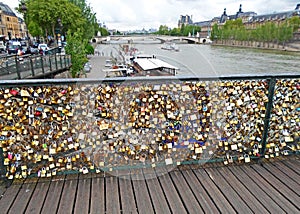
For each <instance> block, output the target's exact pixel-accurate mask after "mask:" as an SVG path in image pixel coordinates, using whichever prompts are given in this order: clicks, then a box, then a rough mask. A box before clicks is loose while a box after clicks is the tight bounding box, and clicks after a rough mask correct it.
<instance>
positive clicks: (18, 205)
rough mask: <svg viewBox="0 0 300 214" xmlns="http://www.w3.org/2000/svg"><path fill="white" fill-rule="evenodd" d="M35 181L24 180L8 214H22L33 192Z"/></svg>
mask: <svg viewBox="0 0 300 214" xmlns="http://www.w3.org/2000/svg"><path fill="white" fill-rule="evenodd" d="M36 184H37V179H26V180H25V181H24V183H23V185H22V188H21V189H20V191H19V193H18V196H17V197H16V199H15V201H14V203H13V204H12V206H11V209H10V210H9V212H8V213H24V212H25V210H26V207H27V204H28V203H29V201H30V199H31V196H32V194H33V192H34V190H35V187H36Z"/></svg>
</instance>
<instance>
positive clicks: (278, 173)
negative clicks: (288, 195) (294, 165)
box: [263, 163, 300, 196]
mask: <svg viewBox="0 0 300 214" xmlns="http://www.w3.org/2000/svg"><path fill="white" fill-rule="evenodd" d="M263 167H264V168H265V169H267V170H268V171H269V172H270V173H271V174H272V176H274V177H276V178H277V179H278V180H280V181H281V182H282V184H283V185H285V186H286V187H287V188H289V189H290V190H291V191H293V192H294V193H295V194H297V195H298V196H299V195H300V192H299V190H300V184H299V183H297V181H295V180H298V181H299V180H300V175H297V174H296V173H295V175H294V176H295V177H292V176H291V174H292V173H293V170H291V169H282V168H278V167H276V166H275V165H274V164H272V163H270V164H264V165H263ZM283 170H284V171H283ZM294 179H295V180H294Z"/></svg>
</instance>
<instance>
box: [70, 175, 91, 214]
mask: <svg viewBox="0 0 300 214" xmlns="http://www.w3.org/2000/svg"><path fill="white" fill-rule="evenodd" d="M90 190H91V174H90V173H89V174H86V175H83V174H80V175H79V180H78V188H77V194H76V203H75V207H74V213H80V214H81V213H89V208H90V192H91V191H90Z"/></svg>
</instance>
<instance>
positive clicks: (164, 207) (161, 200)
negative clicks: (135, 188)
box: [144, 168, 171, 214]
mask: <svg viewBox="0 0 300 214" xmlns="http://www.w3.org/2000/svg"><path fill="white" fill-rule="evenodd" d="M145 173H146V175H145ZM144 177H145V179H146V183H147V185H148V189H149V194H150V197H151V200H152V203H153V207H154V210H155V213H164V214H167V213H171V210H170V208H169V205H168V202H167V200H166V197H165V195H164V193H163V191H162V188H161V186H160V183H159V181H158V179H157V176H156V174H155V170H154V169H153V168H151V169H147V170H146V171H145V170H144Z"/></svg>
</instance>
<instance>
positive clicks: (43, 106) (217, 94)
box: [0, 77, 299, 179]
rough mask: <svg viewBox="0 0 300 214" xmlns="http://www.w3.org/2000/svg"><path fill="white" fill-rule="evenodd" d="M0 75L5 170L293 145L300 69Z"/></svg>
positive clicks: (124, 163) (128, 167)
mask: <svg viewBox="0 0 300 214" xmlns="http://www.w3.org/2000/svg"><path fill="white" fill-rule="evenodd" d="M275 83H276V84H275ZM0 85H1V86H0V146H1V148H2V150H3V163H2V172H3V173H4V174H5V175H6V177H8V178H10V179H13V178H15V177H16V178H22V177H27V176H28V175H36V176H40V177H46V176H53V175H56V174H57V173H69V172H75V171H77V172H82V173H88V172H89V171H96V172H100V171H109V172H110V173H112V174H115V175H118V174H122V172H124V171H134V170H136V169H140V168H142V169H143V170H151V169H153V168H155V169H156V170H159V169H160V167H167V168H168V170H170V169H172V168H174V167H176V166H177V165H181V164H189V163H198V164H204V163H206V162H214V161H222V162H224V164H230V163H231V162H245V163H248V162H251V160H253V159H255V158H263V157H266V158H270V157H276V156H281V155H287V151H290V152H291V153H297V152H299V138H297V137H299V77H293V78H289V79H286V78H285V79H281V78H278V79H277V81H276V78H274V77H272V78H252V79H251V78H250V77H247V78H232V79H230V78H226V79H223V80H220V79H219V80H213V79H195V78H192V79H189V78H186V79H185V78H182V79H175V78H170V79H168V78H165V79H137V80H133V79H130V80H128V79H126V78H123V79H122V80H107V79H104V80H94V81H88V80H55V81H54V80H44V81H40V82H38V83H37V82H33V81H17V82H5V83H2V84H0ZM273 86H274V87H273ZM273 95H274V96H273ZM278 109H280V111H279V110H278ZM278 112H281V113H278ZM297 127H298V128H297ZM297 139H298V140H297ZM272 149H273V150H272ZM289 154H290V153H289ZM163 171H165V170H163ZM123 174H124V173H123Z"/></svg>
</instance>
